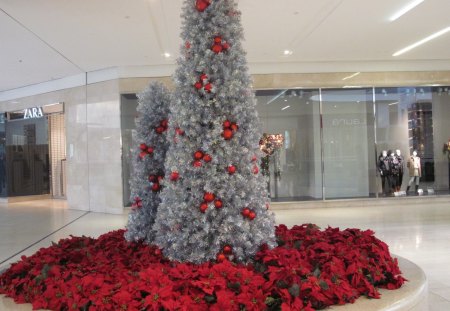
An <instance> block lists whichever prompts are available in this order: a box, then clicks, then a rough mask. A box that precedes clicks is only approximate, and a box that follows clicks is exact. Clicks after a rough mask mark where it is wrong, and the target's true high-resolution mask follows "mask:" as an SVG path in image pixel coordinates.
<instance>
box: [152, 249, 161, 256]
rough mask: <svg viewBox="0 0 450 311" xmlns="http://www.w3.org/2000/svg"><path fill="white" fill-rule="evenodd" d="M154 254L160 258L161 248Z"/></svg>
mask: <svg viewBox="0 0 450 311" xmlns="http://www.w3.org/2000/svg"><path fill="white" fill-rule="evenodd" d="M154 254H155V255H156V256H160V255H161V250H160V249H159V248H157V249H155V252H154Z"/></svg>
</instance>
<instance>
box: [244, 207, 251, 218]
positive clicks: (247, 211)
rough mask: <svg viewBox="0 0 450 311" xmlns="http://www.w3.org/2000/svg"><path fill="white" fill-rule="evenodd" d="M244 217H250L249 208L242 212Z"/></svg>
mask: <svg viewBox="0 0 450 311" xmlns="http://www.w3.org/2000/svg"><path fill="white" fill-rule="evenodd" d="M242 215H243V216H244V217H248V215H250V209H249V208H248V207H246V208H244V209H243V210H242Z"/></svg>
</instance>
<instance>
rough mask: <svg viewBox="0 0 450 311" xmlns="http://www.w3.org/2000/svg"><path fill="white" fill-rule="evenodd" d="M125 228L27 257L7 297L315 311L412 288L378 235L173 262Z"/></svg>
mask: <svg viewBox="0 0 450 311" xmlns="http://www.w3.org/2000/svg"><path fill="white" fill-rule="evenodd" d="M123 233H124V231H123V230H119V231H113V232H109V233H107V234H105V235H102V236H100V237H99V238H98V239H93V238H89V237H70V238H68V239H63V240H61V241H59V242H58V243H57V244H54V245H53V246H51V247H49V248H42V249H40V250H39V251H38V252H37V253H36V254H35V255H33V256H30V257H25V256H23V257H22V259H21V261H19V262H17V263H15V264H13V265H12V266H11V267H10V268H9V269H8V270H7V271H6V272H5V273H4V274H2V275H1V276H0V294H6V295H7V296H9V297H12V298H13V299H14V300H15V301H16V302H17V303H24V302H29V303H32V304H33V308H35V309H38V308H45V309H51V310H90V311H92V310H144V309H145V310H242V309H245V310H264V309H270V310H273V309H281V310H307V311H308V310H314V309H322V308H325V307H327V306H330V305H334V304H345V303H349V302H350V303H351V302H354V301H355V300H356V299H357V298H358V297H359V296H361V295H365V296H367V297H371V298H379V297H380V294H379V292H378V290H377V288H379V287H381V288H388V289H396V288H399V287H400V286H401V285H402V284H403V283H404V281H405V279H404V278H403V277H402V276H401V275H400V270H399V268H398V264H397V261H396V259H393V258H392V257H391V256H390V254H389V249H388V247H387V245H386V244H385V243H383V242H382V241H380V240H378V239H377V238H376V237H375V236H374V233H373V232H372V231H369V230H368V231H361V230H358V229H346V230H343V231H341V230H339V229H337V228H326V229H325V230H320V229H319V228H318V227H317V226H315V225H311V224H306V225H302V226H295V227H293V228H291V229H288V228H287V227H286V226H284V225H281V226H278V227H277V228H276V236H277V239H278V244H279V245H278V247H276V248H274V249H268V248H267V246H263V247H262V248H261V251H260V252H259V253H258V254H257V255H256V256H255V258H254V262H253V263H252V264H250V265H241V264H235V263H233V262H230V261H228V260H225V261H223V262H220V263H205V264H202V265H193V264H189V263H178V262H170V261H168V260H167V259H165V258H164V257H163V256H162V255H161V250H160V249H158V248H156V247H154V246H148V245H145V244H143V243H128V242H127V241H126V240H125V239H124V238H123Z"/></svg>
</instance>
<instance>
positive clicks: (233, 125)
mask: <svg viewBox="0 0 450 311" xmlns="http://www.w3.org/2000/svg"><path fill="white" fill-rule="evenodd" d="M230 128H231V129H232V130H233V132H236V131H237V130H238V129H239V126H238V125H237V124H236V123H231V126H230Z"/></svg>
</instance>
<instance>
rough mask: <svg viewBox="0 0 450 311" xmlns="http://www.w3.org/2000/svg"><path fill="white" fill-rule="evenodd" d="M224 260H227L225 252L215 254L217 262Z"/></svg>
mask: <svg viewBox="0 0 450 311" xmlns="http://www.w3.org/2000/svg"><path fill="white" fill-rule="evenodd" d="M225 260H227V257H226V256H225V254H222V253H220V254H219V255H217V261H218V262H224V261H225Z"/></svg>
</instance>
